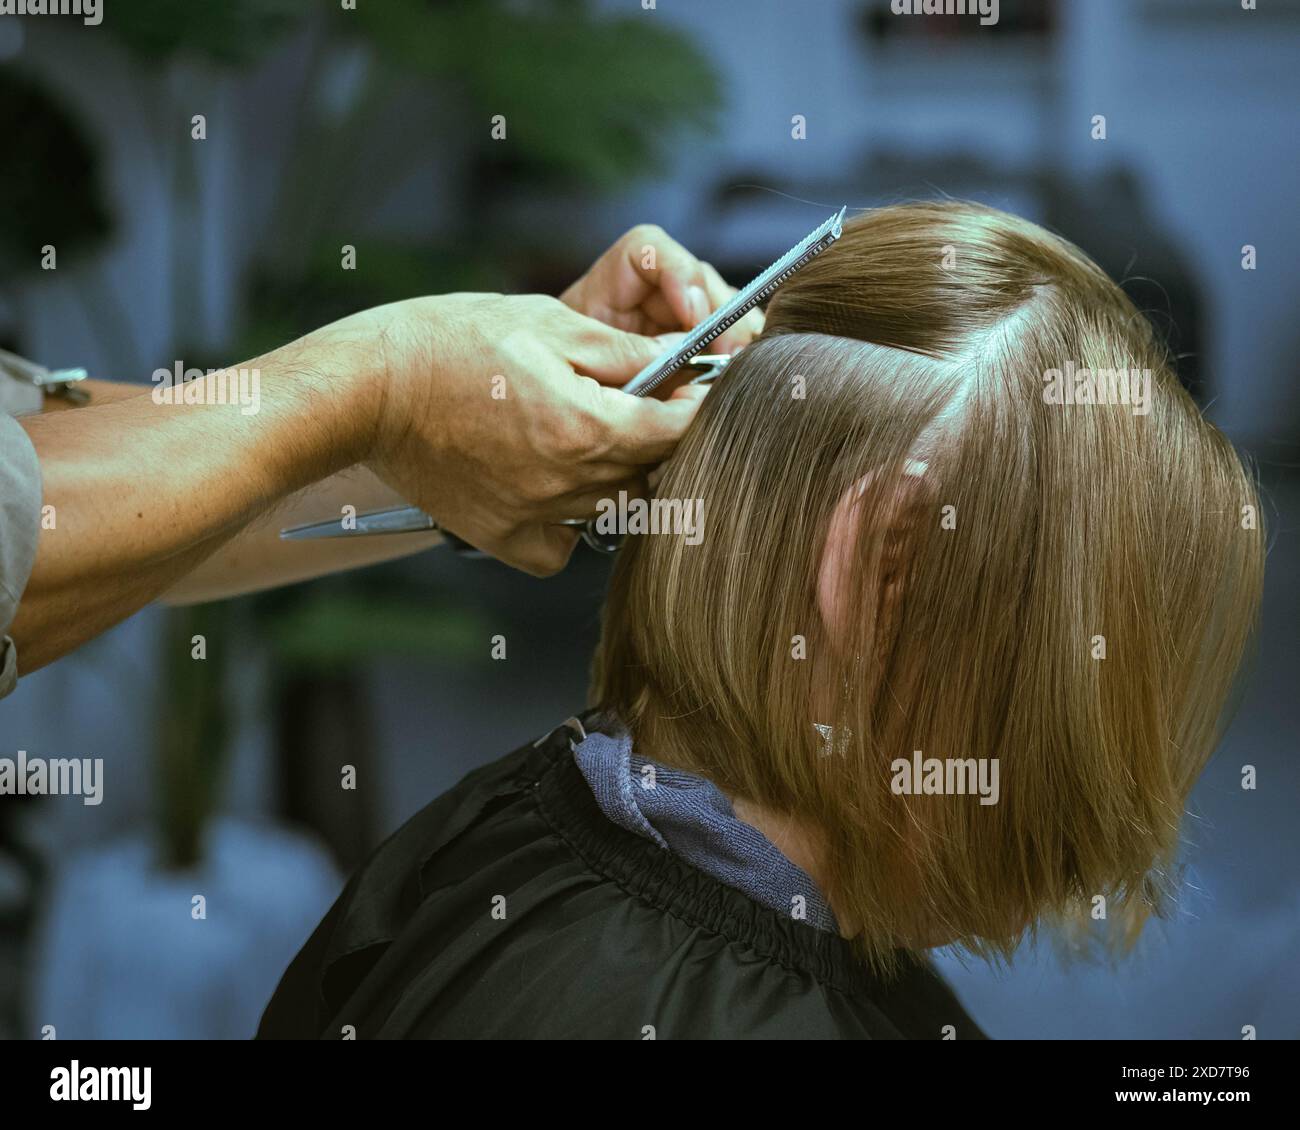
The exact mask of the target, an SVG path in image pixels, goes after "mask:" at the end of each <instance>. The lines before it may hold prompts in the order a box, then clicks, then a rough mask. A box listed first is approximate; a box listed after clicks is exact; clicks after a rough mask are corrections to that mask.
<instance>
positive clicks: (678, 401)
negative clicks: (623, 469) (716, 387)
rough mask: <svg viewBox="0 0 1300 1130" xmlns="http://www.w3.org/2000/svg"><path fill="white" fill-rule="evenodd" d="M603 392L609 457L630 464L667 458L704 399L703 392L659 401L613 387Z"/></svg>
mask: <svg viewBox="0 0 1300 1130" xmlns="http://www.w3.org/2000/svg"><path fill="white" fill-rule="evenodd" d="M599 391H600V394H601V396H600V401H599V409H598V411H599V413H600V416H601V418H602V420H603V421H604V422H605V424H606V426H607V427H608V429H609V430H608V433H607V442H608V443H609V450H608V454H607V456H606V457H607V458H608V459H609V460H611V461H612V462H615V463H621V464H624V465H628V466H630V465H633V464H645V463H659V462H661V461H662V460H664V459H667V458H668V456H669V455H671V454H672V452H673V448H674V447H676V446H677V441H678V440H679V439H681V437H682V434H683V433H684V432H685V431H686V429H687V427H688V426H689V425H690V422H691V421H692V420H693V419H694V418H695V414H696V412H697V411H698V410H699V407H700V403H701V401H702V400H703V397H702V396H700V395H687V396H673V397H671V398H670V399H668V400H656V399H654V397H644V398H643V397H639V396H628V395H627V394H626V393H622V392H619V391H618V390H617V389H613V388H602V389H600V390H599Z"/></svg>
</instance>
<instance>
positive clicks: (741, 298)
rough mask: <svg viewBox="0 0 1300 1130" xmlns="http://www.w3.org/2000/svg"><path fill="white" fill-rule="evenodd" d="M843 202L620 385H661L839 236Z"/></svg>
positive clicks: (627, 388)
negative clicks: (682, 337) (677, 341)
mask: <svg viewBox="0 0 1300 1130" xmlns="http://www.w3.org/2000/svg"><path fill="white" fill-rule="evenodd" d="M847 209H848V205H845V206H844V207H843V208H841V209H840V210H839V211H838V212H836V213H835V215H833V216H832V217H831V218H830V219H829V220H826V221H825V222H824V223H822V224H821V225H819V226H818V227H816V228H814V229H813V230H812V231H810V232H809V233H808V234H807V235H806V236H804V237H803V239H801V240H800V241H799V242H798V243H796V244H795V245H794V246H793V247H792V248H790V250H789V251H787V252H786V253H785V254H784V255H782V256H781V258H779V259H778V260H777V261H776V262H775V263H773V264H772V265H771V266H770V267H768V268H767V270H765V271H764V272H763V273H762V274H760V275H759V276H758V277H757V278H755V279H753V280H752V281H751V282H750V283H749V285H748V286H745V287H743V288H742V289H741V290H738V291H736V293H735V294H734V295H732V297H731V300H730V301H729V302H727V303H726V304H724V305H722V306H719V307H718V308H717V309H716V310H715V311H714V312H713V313H712V314H710V315H709V316H708V317H707V318H705V319H704V321H702V322H701V323H700V324H699V325H698V326H696V327H695V328H694V329H693V330H691V332H690V333H689V334H687V335H686V338H685V340H684V341H682V343H681V344H680V345H679V346H678V347H677V348H676V349H674V350H673V351H672V352H671V353H669V354H668V355H667V356H665V357H659V358H656V359H655V360H654V361H651V362H650V364H649V365H647V366H646V367H645V368H644V369H642V370H641V371H640V372H639V373H637V375H636V376H635V377H633V378H632V379H631V380H630V381H628V382H627V384H625V385H624V386H623V391H624V392H626V393H627V394H628V395H630V396H646V395H647V394H649V393H651V392H653V391H654V390H655V389H656V388H658V387H659V385H661V384H663V382H664V381H666V380H667V379H668V378H669V377H671V376H672V375H673V374H674V373H675V372H677V370H678V369H680V368H682V367H683V366H684V365H686V364H687V363H688V362H689V361H690V359H691V358H692V357H694V356H695V355H696V354H697V353H699V352H700V351H701V350H702V349H704V347H705V346H707V345H708V344H709V343H710V342H712V341H715V340H716V339H717V338H719V337H721V336H722V335H723V334H724V333H726V332H727V330H728V329H729V328H730V327H731V326H733V325H734V324H735V323H736V322H738V321H740V319H741V318H743V317H744V316H745V315H746V314H748V313H749V312H750V311H751V310H752V309H754V307H755V306H757V305H758V304H759V303H760V302H762V301H764V300H765V299H766V298H768V297H770V296H771V294H772V293H773V291H775V290H776V288H777V287H779V286H780V285H781V284H782V283H783V282H785V280H786V279H788V278H789V277H790V276H791V275H793V274H794V273H795V271H797V270H798V269H799V268H800V267H802V266H803V265H804V264H805V263H807V262H808V260H809V259H811V258H813V256H815V255H820V254H821V253H822V252H823V251H825V250H826V248H828V247H829V246H830V245H831V244H832V243H834V242H835V241H836V240H837V239H839V238H840V235H841V234H842V233H843V231H844V213H845V211H847Z"/></svg>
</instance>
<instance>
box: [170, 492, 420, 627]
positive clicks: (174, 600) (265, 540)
mask: <svg viewBox="0 0 1300 1130" xmlns="http://www.w3.org/2000/svg"><path fill="white" fill-rule="evenodd" d="M402 504H403V499H402V498H401V496H400V495H398V493H397V492H396V491H395V490H393V489H392V488H391V487H389V486H386V485H385V484H384V483H382V482H380V481H379V479H378V478H377V477H376V476H375V474H374V473H373V472H371V471H369V470H367V469H366V468H364V467H351V468H349V469H348V470H346V471H342V472H340V473H339V474H337V475H331V476H330V477H329V478H328V479H325V480H324V481H322V482H319V483H315V484H313V485H312V486H310V487H308V488H307V489H306V490H304V491H302V492H300V493H299V494H295V495H293V496H292V497H291V498H288V499H286V500H285V501H284V502H283V503H282V504H281V505H279V506H276V507H273V508H272V509H271V510H269V511H267V512H266V513H265V514H262V515H260V516H259V517H257V518H255V519H254V520H253V521H252V522H250V523H249V524H248V526H247V527H246V528H245V529H243V530H242V531H241V532H240V533H239V534H237V535H236V536H235V537H233V538H231V539H230V540H229V541H227V542H225V543H224V544H223V545H222V546H221V547H220V548H219V549H217V551H216V552H215V553H213V554H212V556H211V557H209V558H207V560H205V561H203V562H201V563H200V564H199V565H198V567H197V568H195V569H193V570H191V571H190V572H188V573H187V574H186V575H185V576H184V577H182V578H181V579H180V581H178V582H177V583H176V584H175V585H173V586H171V587H170V588H169V589H167V591H166V592H164V593H163V594H162V599H163V601H164V602H165V603H167V604H198V603H201V602H203V601H208V600H221V599H224V598H226V597H231V596H238V595H240V594H241V593H248V592H256V591H258V590H259V589H268V588H274V587H276V586H279V585H289V584H294V583H296V582H298V581H306V580H310V579H311V578H312V577H320V576H324V575H325V574H327V573H337V572H339V571H340V570H343V569H356V568H360V567H361V566H364V565H373V564H376V563H377V562H380V561H391V560H392V559H393V558H395V557H405V556H407V555H408V554H411V553H416V552H418V551H419V550H422V549H428V548H430V547H432V546H435V545H438V544H439V543H440V542H441V541H442V535H441V534H438V533H433V532H421V533H409V534H386V535H384V536H383V537H355V538H323V539H319V540H311V541H285V540H282V539H281V537H280V530H281V529H283V528H284V527H285V526H296V525H301V524H303V523H306V522H316V521H323V520H325V519H330V518H333V519H336V520H337V519H340V518H342V516H343V512H344V511H343V507H345V506H350V507H352V508H353V509H354V511H355V512H356V513H357V514H362V513H365V511H367V510H379V509H382V508H384V507H387V506H400V505H402Z"/></svg>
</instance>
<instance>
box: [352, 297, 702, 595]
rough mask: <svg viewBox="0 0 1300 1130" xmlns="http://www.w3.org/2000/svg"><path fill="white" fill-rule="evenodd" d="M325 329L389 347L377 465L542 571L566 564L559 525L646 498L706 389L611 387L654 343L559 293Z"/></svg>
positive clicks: (430, 306) (471, 531)
mask: <svg viewBox="0 0 1300 1130" xmlns="http://www.w3.org/2000/svg"><path fill="white" fill-rule="evenodd" d="M376 321H377V323H378V324H377V325H376ZM334 328H335V329H336V330H337V329H338V328H344V329H346V330H347V331H348V332H350V333H357V334H359V335H363V336H365V335H369V334H370V333H373V332H374V331H375V330H376V329H378V337H379V340H381V341H382V342H383V343H384V363H383V365H382V366H380V368H381V370H382V372H383V377H382V382H383V383H382V386H381V388H380V390H379V391H380V392H382V404H381V407H380V409H379V413H378V423H377V427H376V430H375V438H374V444H373V448H372V455H371V458H370V461H369V462H370V466H371V467H372V469H373V470H374V471H375V472H376V473H377V474H378V475H379V476H380V478H382V479H383V480H384V481H386V482H387V483H388V484H389V485H390V486H391V487H393V488H394V489H395V490H397V491H398V492H399V493H400V494H401V495H402V497H404V498H407V499H409V500H410V501H411V502H412V503H414V504H415V505H417V506H419V507H421V508H422V509H424V510H427V511H428V512H429V513H430V514H432V515H433V516H434V517H435V518H436V519H437V520H438V522H439V523H441V524H442V525H444V526H446V528H447V529H449V530H450V531H451V532H452V533H454V534H456V535H457V536H458V537H461V538H463V539H465V540H466V541H468V542H469V543H470V544H472V545H474V546H477V547H478V548H479V549H482V550H484V551H486V552H487V553H490V554H492V556H494V557H497V558H499V559H500V560H502V561H504V562H506V563H507V564H509V565H513V566H515V567H516V568H519V569H523V570H524V571H526V572H529V573H533V574H535V575H539V576H544V575H547V574H550V573H554V572H556V571H558V570H559V569H561V568H563V567H564V564H565V562H566V561H567V560H568V558H569V554H570V553H571V552H572V550H573V546H574V543H575V541H576V539H577V532H576V531H575V530H574V528H573V527H569V526H562V525H556V524H555V523H556V522H557V521H559V520H560V519H563V518H587V517H590V516H591V515H593V514H595V513H596V509H597V503H598V501H599V500H600V499H602V498H608V497H611V496H617V493H618V491H620V490H626V491H628V492H629V494H630V495H631V496H633V497H637V496H640V495H643V494H644V493H645V485H644V476H645V472H646V470H647V468H648V467H650V466H651V465H653V464H656V463H659V462H660V461H662V460H663V459H665V458H666V457H667V456H668V455H669V454H670V453H671V451H672V449H673V447H674V446H675V445H676V443H677V440H678V439H679V438H680V436H681V434H682V433H683V432H684V431H685V429H686V426H687V424H689V423H690V421H691V419H692V417H693V416H694V414H695V410H696V408H697V407H698V405H699V402H700V400H701V399H703V394H704V390H703V389H702V388H701V387H699V386H695V387H686V388H683V389H679V390H678V391H677V392H676V393H674V394H673V396H672V397H671V398H670V399H669V400H667V401H660V400H656V399H654V398H653V397H648V398H645V399H641V398H638V397H631V396H627V395H626V394H624V393H622V392H620V391H619V390H618V387H617V386H619V385H621V384H623V383H624V382H626V381H627V380H628V379H629V378H630V377H632V376H634V375H635V374H636V373H637V372H638V371H639V370H640V369H641V368H643V367H644V366H645V365H646V364H647V363H648V362H650V361H651V360H653V359H654V358H655V357H657V356H658V355H659V354H660V353H662V352H663V350H664V343H663V342H661V341H656V340H655V339H654V338H652V337H642V336H639V335H636V334H632V333H626V332H624V331H623V330H619V329H614V328H611V327H610V326H607V325H603V324H602V323H600V322H597V321H594V320H593V319H590V318H586V317H583V316H582V315H580V314H577V313H575V312H574V311H573V310H571V309H569V307H567V306H565V305H564V304H563V303H561V302H559V301H557V300H556V299H554V298H543V297H541V296H537V295H527V296H519V297H510V296H502V295H497V294H451V295H443V296H439V297H435V298H420V299H413V300H411V301H408V302H400V303H395V304H393V305H391V306H385V307H380V308H378V309H376V310H368V311H365V312H364V313H362V314H359V315H354V316H353V318H350V319H344V321H343V322H341V323H336V324H335V327H334Z"/></svg>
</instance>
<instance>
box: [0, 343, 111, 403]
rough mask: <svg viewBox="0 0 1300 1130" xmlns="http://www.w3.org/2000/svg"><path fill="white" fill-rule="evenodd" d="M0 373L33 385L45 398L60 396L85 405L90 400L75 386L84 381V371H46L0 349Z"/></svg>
mask: <svg viewBox="0 0 1300 1130" xmlns="http://www.w3.org/2000/svg"><path fill="white" fill-rule="evenodd" d="M0 372H4V373H8V374H9V376H11V377H13V378H14V380H16V381H21V382H22V383H23V384H28V385H35V386H36V387H37V388H39V389H40V390H41V391H42V392H43V393H44V394H45V395H46V396H61V397H63V398H64V399H65V400H68V401H70V402H71V403H73V404H86V403H88V402H89V400H90V394H89V393H88V392H86V390H85V389H84V388H79V387H78V386H77V382H78V381H84V380H85V379H86V375H87V374H86V370H85V369H47V368H45V366H44V365H38V364H36V362H35V361H28V360H27V358H26V357H19V356H18V354H16V353H9V352H6V351H5V350H3V349H0Z"/></svg>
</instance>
